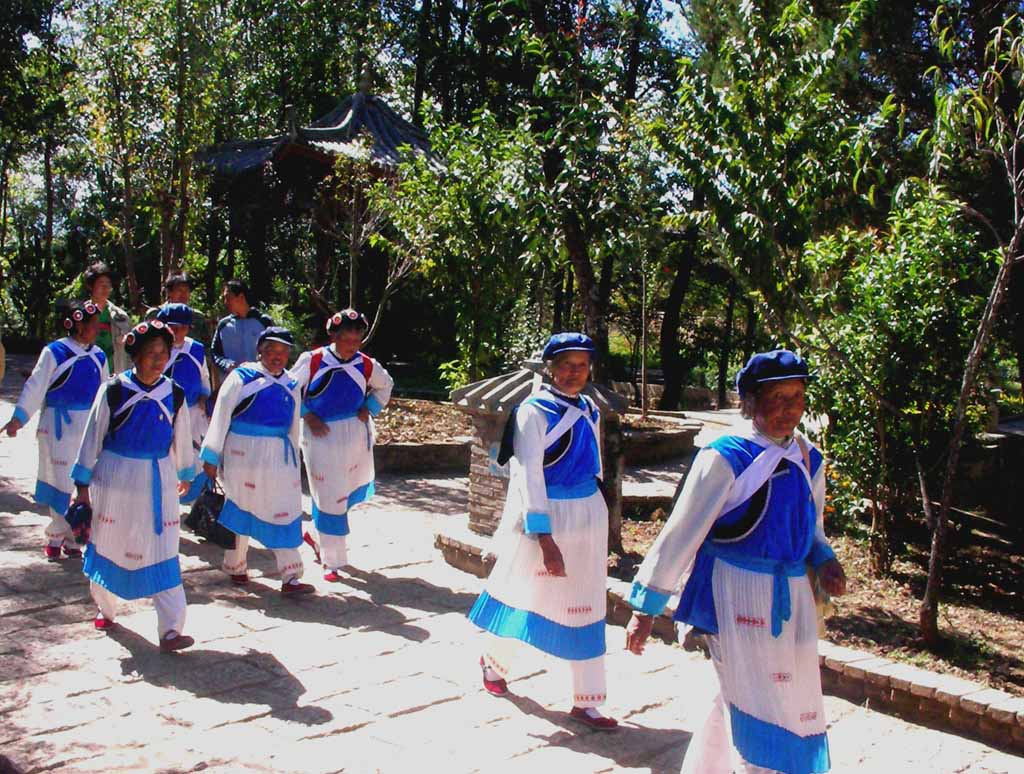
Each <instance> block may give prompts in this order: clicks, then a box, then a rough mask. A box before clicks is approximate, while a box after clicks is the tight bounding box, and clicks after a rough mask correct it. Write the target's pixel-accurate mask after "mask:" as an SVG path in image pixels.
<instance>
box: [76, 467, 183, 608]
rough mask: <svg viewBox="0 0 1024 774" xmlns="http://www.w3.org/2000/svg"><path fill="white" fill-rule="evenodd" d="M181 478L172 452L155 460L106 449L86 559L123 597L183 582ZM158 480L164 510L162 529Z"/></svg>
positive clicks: (92, 573) (89, 569)
mask: <svg viewBox="0 0 1024 774" xmlns="http://www.w3.org/2000/svg"><path fill="white" fill-rule="evenodd" d="M154 462H155V465H156V468H157V470H158V471H159V480H158V481H156V482H154V470H153V468H154ZM177 481H178V479H177V471H176V470H175V469H174V462H173V461H172V458H171V456H170V455H167V456H165V457H163V458H161V459H159V460H155V461H154V460H149V459H136V458H132V457H122V456H121V455H119V454H116V453H115V452H112V451H109V450H107V449H104V450H103V451H102V452H100V456H99V459H98V460H97V461H96V466H95V468H94V469H93V476H92V482H91V485H90V496H91V499H92V510H93V517H92V537H91V542H90V544H89V546H88V547H87V548H86V556H85V563H84V565H83V570H84V572H85V574H86V575H88V576H89V578H90V579H91V580H92V581H94V582H95V583H98V584H99V585H101V586H103V587H104V588H106V589H108V590H109V591H111V592H113V593H114V594H116V595H117V596H119V597H121V598H122V599H138V598H140V597H147V596H152V595H153V594H156V593H157V592H160V591H165V590H167V589H169V588H173V587H174V586H177V585H179V584H180V583H181V570H180V567H179V564H178V537H179V532H180V524H179V521H180V519H179V515H178V512H179V508H178V493H177ZM154 483H155V484H156V487H157V496H158V498H159V502H160V510H161V514H162V517H161V518H160V532H159V534H158V533H157V515H156V509H155V508H154Z"/></svg>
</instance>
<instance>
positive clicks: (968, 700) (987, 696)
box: [960, 688, 1013, 714]
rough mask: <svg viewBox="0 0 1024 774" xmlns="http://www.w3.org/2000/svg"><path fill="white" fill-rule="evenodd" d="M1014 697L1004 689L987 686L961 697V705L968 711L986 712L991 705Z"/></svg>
mask: <svg viewBox="0 0 1024 774" xmlns="http://www.w3.org/2000/svg"><path fill="white" fill-rule="evenodd" d="M1011 698H1013V697H1012V696H1010V694H1008V693H1006V692H1004V691H998V690H996V689H995V688H985V689H983V690H980V691H978V692H977V693H969V694H966V695H964V696H961V697H960V706H961V707H962V708H963V709H965V710H967V711H968V712H976V713H978V714H985V712H986V710H987V709H988V708H989V705H992V704H999V703H1000V702H1004V701H1007V700H1008V699H1011Z"/></svg>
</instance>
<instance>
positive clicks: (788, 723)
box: [712, 560, 829, 774]
mask: <svg viewBox="0 0 1024 774" xmlns="http://www.w3.org/2000/svg"><path fill="white" fill-rule="evenodd" d="M787 580H788V583H789V594H790V605H791V615H790V619H789V620H788V621H785V622H784V624H783V626H782V632H781V634H780V635H779V636H778V637H773V636H772V633H771V620H772V619H771V609H772V587H773V576H772V575H771V574H767V573H763V572H754V571H751V570H747V569H743V568H740V567H736V566H734V565H731V564H729V563H727V562H725V561H722V560H716V561H715V564H714V569H713V572H712V593H713V594H714V600H715V612H716V615H717V618H718V629H719V633H718V642H719V647H720V651H721V662H720V663H716V667H717V668H718V673H719V680H720V682H721V688H722V697H723V699H724V700H725V704H726V707H727V708H728V711H729V716H730V724H731V727H732V736H733V742H734V744H735V745H736V748H737V750H738V751H739V753H740V754H741V755H742V756H743V758H744V759H745V760H747V761H748V762H750V763H754V764H756V765H759V766H763V767H765V768H769V769H777V770H779V771H786V772H793V773H794V774H811V773H812V772H822V771H828V768H829V758H828V742H827V739H826V737H825V729H826V722H825V708H824V702H823V700H822V695H821V672H820V670H819V666H818V624H817V613H816V609H815V605H814V594H813V593H812V591H811V586H810V583H809V582H808V580H807V577H806V576H805V575H801V576H798V577H790V578H787Z"/></svg>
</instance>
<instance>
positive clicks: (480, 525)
mask: <svg viewBox="0 0 1024 774" xmlns="http://www.w3.org/2000/svg"><path fill="white" fill-rule="evenodd" d="M469 414H470V418H471V419H472V420H473V429H474V431H475V437H474V438H473V442H472V444H471V446H470V451H469V528H470V529H471V530H473V531H474V532H476V533H477V534H478V535H493V534H494V531H495V530H496V529H497V528H498V522H499V521H500V520H501V512H502V510H503V509H504V507H505V496H506V495H507V494H508V465H507V464H505V465H499V464H498V461H497V456H498V447H499V446H500V444H501V434H502V431H503V430H504V429H505V421H506V419H507V415H505V414H491V413H489V412H483V411H470V412H469Z"/></svg>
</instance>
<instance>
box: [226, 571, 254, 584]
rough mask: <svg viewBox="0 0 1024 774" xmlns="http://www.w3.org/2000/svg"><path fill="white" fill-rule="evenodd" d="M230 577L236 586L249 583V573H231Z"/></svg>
mask: <svg viewBox="0 0 1024 774" xmlns="http://www.w3.org/2000/svg"><path fill="white" fill-rule="evenodd" d="M228 577H229V578H231V583H233V584H234V585H235V586H245V585H247V584H248V583H249V575H248V573H244V572H243V573H241V574H239V575H229V576H228Z"/></svg>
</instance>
